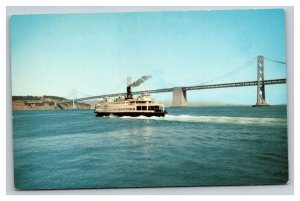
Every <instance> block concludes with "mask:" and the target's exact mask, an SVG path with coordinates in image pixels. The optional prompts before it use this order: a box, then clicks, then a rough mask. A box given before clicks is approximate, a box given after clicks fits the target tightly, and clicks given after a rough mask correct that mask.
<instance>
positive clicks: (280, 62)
mask: <svg viewBox="0 0 300 201" xmlns="http://www.w3.org/2000/svg"><path fill="white" fill-rule="evenodd" d="M264 58H265V59H266V60H269V61H273V62H275V63H279V64H284V65H285V64H286V62H283V61H277V60H274V59H269V58H267V57H264Z"/></svg>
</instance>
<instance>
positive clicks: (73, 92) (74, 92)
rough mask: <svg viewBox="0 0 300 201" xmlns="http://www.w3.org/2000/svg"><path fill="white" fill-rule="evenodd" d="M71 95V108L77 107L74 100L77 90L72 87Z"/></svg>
mask: <svg viewBox="0 0 300 201" xmlns="http://www.w3.org/2000/svg"><path fill="white" fill-rule="evenodd" d="M72 96H73V97H72V98H73V99H72V108H73V109H77V101H75V99H77V92H76V90H75V89H72Z"/></svg>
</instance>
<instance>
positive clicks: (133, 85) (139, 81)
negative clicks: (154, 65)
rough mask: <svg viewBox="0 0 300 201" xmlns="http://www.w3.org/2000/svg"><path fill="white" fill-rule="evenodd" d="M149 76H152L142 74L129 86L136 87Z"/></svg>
mask: <svg viewBox="0 0 300 201" xmlns="http://www.w3.org/2000/svg"><path fill="white" fill-rule="evenodd" d="M151 77H152V76H151V75H144V76H142V77H141V78H140V79H138V80H137V81H135V82H133V83H132V84H131V85H129V87H137V86H139V85H140V84H142V83H143V82H145V81H146V80H148V79H150V78H151Z"/></svg>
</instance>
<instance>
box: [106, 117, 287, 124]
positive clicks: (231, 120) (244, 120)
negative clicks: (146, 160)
mask: <svg viewBox="0 0 300 201" xmlns="http://www.w3.org/2000/svg"><path fill="white" fill-rule="evenodd" d="M109 118H121V119H132V120H134V119H138V120H155V121H178V122H199V123H219V124H256V125H277V126H279V125H280V126H286V125H287V120H286V119H285V118H258V117H229V116H192V115H168V114H167V115H166V116H165V117H145V116H139V117H129V116H124V117H115V116H109Z"/></svg>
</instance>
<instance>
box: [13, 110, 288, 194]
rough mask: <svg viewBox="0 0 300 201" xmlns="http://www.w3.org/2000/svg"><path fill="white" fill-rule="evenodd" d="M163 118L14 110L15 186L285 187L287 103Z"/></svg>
mask: <svg viewBox="0 0 300 201" xmlns="http://www.w3.org/2000/svg"><path fill="white" fill-rule="evenodd" d="M168 111H169V113H168V114H167V115H166V117H165V118H160V117H151V118H148V117H138V118H132V117H122V118H119V117H113V116H111V117H105V118H101V117H95V115H94V114H93V111H92V110H49V111H14V112H13V138H14V179H15V187H16V188H17V189H65V188H72V189H74V188H118V187H161V186H211V185H257V184H282V183H286V182H287V181H288V157H287V155H288V153H287V149H288V147H287V118H286V117H287V116H286V106H271V107H263V108H253V107H237V106H236V107H190V108H184V109H182V108H168Z"/></svg>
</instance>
